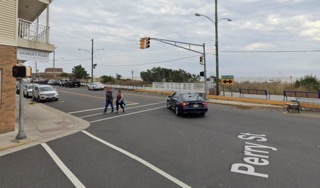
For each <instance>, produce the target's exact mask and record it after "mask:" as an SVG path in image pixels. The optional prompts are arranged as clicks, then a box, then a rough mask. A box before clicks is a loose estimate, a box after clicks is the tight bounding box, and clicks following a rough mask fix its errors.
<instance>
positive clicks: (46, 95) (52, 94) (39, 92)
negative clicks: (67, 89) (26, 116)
mask: <svg viewBox="0 0 320 188" xmlns="http://www.w3.org/2000/svg"><path fill="white" fill-rule="evenodd" d="M33 97H34V99H35V100H38V101H39V102H41V101H45V100H55V101H58V100H59V94H58V92H57V91H56V89H55V88H53V87H52V86H50V85H37V86H35V87H34V92H33Z"/></svg>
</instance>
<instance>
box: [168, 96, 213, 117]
mask: <svg viewBox="0 0 320 188" xmlns="http://www.w3.org/2000/svg"><path fill="white" fill-rule="evenodd" d="M167 108H168V109H173V110H174V111H175V113H176V115H177V116H179V115H183V114H189V113H196V114H200V115H201V116H204V115H205V114H206V113H207V111H208V103H207V102H206V101H205V100H204V99H203V98H202V97H201V96H200V94H198V93H190V92H189V93H174V94H172V95H171V96H168V98H167Z"/></svg>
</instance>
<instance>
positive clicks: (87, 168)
mask: <svg viewBox="0 0 320 188" xmlns="http://www.w3.org/2000/svg"><path fill="white" fill-rule="evenodd" d="M58 91H59V94H60V100H59V101H58V102H48V103H45V104H46V105H49V106H51V107H53V108H57V109H59V110H61V111H64V112H66V113H70V114H72V115H75V116H78V117H81V118H83V119H85V120H87V121H89V122H90V123H91V125H90V127H89V128H88V129H86V130H85V131H82V132H79V133H76V134H73V135H70V136H67V137H63V138H60V139H57V140H54V141H50V142H48V143H43V144H39V145H37V146H34V147H31V148H28V149H25V150H21V151H18V152H15V153H12V154H8V155H5V156H2V157H1V158H0V167H1V168H0V177H1V178H0V187H73V186H76V187H139V188H142V187H146V188H150V187H166V188H167V187H319V186H320V178H319V177H320V163H319V156H320V136H319V135H320V123H319V122H320V121H319V120H320V119H319V117H318V116H314V117H313V116H305V115H304V114H287V113H286V112H285V111H284V110H283V109H269V108H238V107H234V106H226V105H216V104H209V111H208V113H207V114H206V116H205V117H200V116H183V117H178V116H176V115H175V114H174V112H173V111H172V110H169V109H166V107H165V100H166V96H161V95H151V94H143V93H133V92H126V91H125V92H124V96H125V100H126V103H127V106H126V112H125V113H122V111H120V112H119V113H118V114H115V113H107V114H103V113H102V111H103V108H104V91H88V90H86V89H85V88H59V87H58ZM114 93H115V92H114ZM108 112H110V107H109V109H108Z"/></svg>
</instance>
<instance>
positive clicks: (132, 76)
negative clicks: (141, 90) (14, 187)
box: [131, 71, 133, 80]
mask: <svg viewBox="0 0 320 188" xmlns="http://www.w3.org/2000/svg"><path fill="white" fill-rule="evenodd" d="M131 74H132V80H133V71H131Z"/></svg>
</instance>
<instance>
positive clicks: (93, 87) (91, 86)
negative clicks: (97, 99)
mask: <svg viewBox="0 0 320 188" xmlns="http://www.w3.org/2000/svg"><path fill="white" fill-rule="evenodd" d="M87 86H88V90H103V89H104V88H105V85H104V84H102V83H100V82H91V83H88V84H87Z"/></svg>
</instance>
